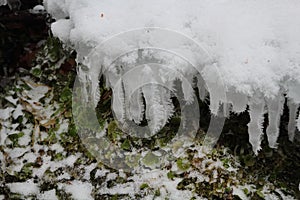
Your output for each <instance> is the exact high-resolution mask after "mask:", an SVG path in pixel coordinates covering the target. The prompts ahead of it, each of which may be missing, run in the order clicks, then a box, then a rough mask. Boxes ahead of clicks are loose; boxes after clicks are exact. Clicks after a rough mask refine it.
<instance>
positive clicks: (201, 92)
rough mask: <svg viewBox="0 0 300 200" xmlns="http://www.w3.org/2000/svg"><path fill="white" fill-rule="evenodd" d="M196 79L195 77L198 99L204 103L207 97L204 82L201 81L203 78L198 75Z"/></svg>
mask: <svg viewBox="0 0 300 200" xmlns="http://www.w3.org/2000/svg"><path fill="white" fill-rule="evenodd" d="M196 77H197V87H198V92H199V98H200V99H201V100H202V101H204V100H205V98H206V97H207V95H208V92H207V88H206V85H205V81H204V80H203V78H202V76H201V75H200V74H198V75H197V76H196Z"/></svg>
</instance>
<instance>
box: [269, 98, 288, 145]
mask: <svg viewBox="0 0 300 200" xmlns="http://www.w3.org/2000/svg"><path fill="white" fill-rule="evenodd" d="M266 103H267V107H268V116H269V126H268V127H267V130H266V132H267V136H268V142H269V146H270V147H271V148H277V145H278V144H277V138H278V136H279V126H280V117H281V115H282V113H283V105H284V96H283V94H282V93H281V94H279V95H278V96H276V97H275V98H272V99H266Z"/></svg>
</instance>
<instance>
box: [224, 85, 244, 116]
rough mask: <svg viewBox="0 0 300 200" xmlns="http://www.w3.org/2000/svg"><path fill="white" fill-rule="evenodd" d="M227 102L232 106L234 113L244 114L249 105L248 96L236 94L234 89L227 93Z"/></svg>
mask: <svg viewBox="0 0 300 200" xmlns="http://www.w3.org/2000/svg"><path fill="white" fill-rule="evenodd" d="M226 97H227V101H228V102H229V103H231V104H232V111H233V112H235V113H241V112H244V111H245V110H246V108H247V104H248V96H247V95H245V94H242V93H238V92H236V90H235V89H234V88H230V89H228V91H227V92H226Z"/></svg>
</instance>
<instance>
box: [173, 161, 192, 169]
mask: <svg viewBox="0 0 300 200" xmlns="http://www.w3.org/2000/svg"><path fill="white" fill-rule="evenodd" d="M176 163H177V167H178V168H179V169H180V170H182V171H187V170H188V169H189V168H190V166H191V164H190V161H189V160H187V159H184V158H179V159H177V161H176Z"/></svg>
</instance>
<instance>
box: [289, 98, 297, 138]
mask: <svg viewBox="0 0 300 200" xmlns="http://www.w3.org/2000/svg"><path fill="white" fill-rule="evenodd" d="M287 104H288V107H289V125H288V134H289V140H290V141H294V137H295V131H296V125H297V122H296V118H297V111H298V107H299V106H298V105H297V104H295V103H294V101H292V100H291V99H288V102H287Z"/></svg>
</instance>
